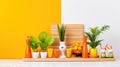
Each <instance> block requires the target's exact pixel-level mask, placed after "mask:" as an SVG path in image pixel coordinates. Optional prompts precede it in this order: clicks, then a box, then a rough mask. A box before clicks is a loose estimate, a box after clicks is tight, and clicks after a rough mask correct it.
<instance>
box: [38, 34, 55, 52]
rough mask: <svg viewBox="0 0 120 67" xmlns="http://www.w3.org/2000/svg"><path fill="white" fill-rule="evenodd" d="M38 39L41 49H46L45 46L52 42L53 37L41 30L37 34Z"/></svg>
mask: <svg viewBox="0 0 120 67" xmlns="http://www.w3.org/2000/svg"><path fill="white" fill-rule="evenodd" d="M38 39H39V44H40V47H41V49H42V50H43V51H44V50H46V49H47V46H49V45H51V44H52V43H53V42H54V37H53V36H48V34H47V33H46V32H41V33H40V34H39V36H38Z"/></svg>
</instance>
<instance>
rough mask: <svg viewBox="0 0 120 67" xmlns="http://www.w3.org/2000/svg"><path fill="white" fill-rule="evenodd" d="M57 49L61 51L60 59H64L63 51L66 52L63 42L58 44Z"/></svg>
mask: <svg viewBox="0 0 120 67" xmlns="http://www.w3.org/2000/svg"><path fill="white" fill-rule="evenodd" d="M59 49H60V51H61V56H60V58H66V56H65V50H66V45H65V42H60V46H59Z"/></svg>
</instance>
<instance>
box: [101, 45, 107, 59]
mask: <svg viewBox="0 0 120 67" xmlns="http://www.w3.org/2000/svg"><path fill="white" fill-rule="evenodd" d="M106 47H107V45H105V47H104V48H103V47H102V45H101V44H100V49H101V56H100V57H101V58H106Z"/></svg>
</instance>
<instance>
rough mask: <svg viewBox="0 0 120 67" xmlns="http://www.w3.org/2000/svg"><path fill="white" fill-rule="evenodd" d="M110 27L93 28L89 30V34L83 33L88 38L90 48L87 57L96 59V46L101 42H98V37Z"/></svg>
mask: <svg viewBox="0 0 120 67" xmlns="http://www.w3.org/2000/svg"><path fill="white" fill-rule="evenodd" d="M109 28H110V26H108V25H104V26H103V27H101V28H99V27H93V28H90V30H89V32H85V34H86V35H87V36H88V39H89V42H87V43H88V44H89V46H90V47H91V48H90V50H89V56H90V57H92V58H96V57H98V51H97V48H96V47H97V46H98V45H100V43H101V41H103V40H98V36H99V35H100V34H101V33H103V32H104V31H106V30H108V29H109Z"/></svg>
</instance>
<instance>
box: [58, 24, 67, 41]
mask: <svg viewBox="0 0 120 67" xmlns="http://www.w3.org/2000/svg"><path fill="white" fill-rule="evenodd" d="M57 29H58V34H59V38H60V41H64V37H65V26H64V25H62V26H61V27H60V26H59V25H57Z"/></svg>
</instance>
